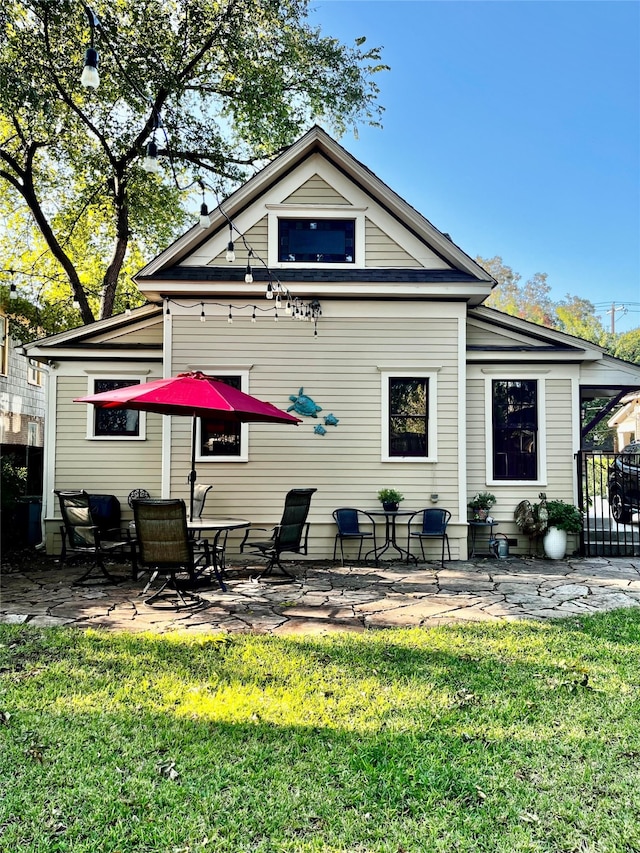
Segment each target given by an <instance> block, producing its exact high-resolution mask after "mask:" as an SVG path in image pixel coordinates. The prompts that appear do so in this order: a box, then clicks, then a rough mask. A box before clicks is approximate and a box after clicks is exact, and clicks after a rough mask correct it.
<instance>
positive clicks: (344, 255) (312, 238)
mask: <svg viewBox="0 0 640 853" xmlns="http://www.w3.org/2000/svg"><path fill="white" fill-rule="evenodd" d="M355 231H356V223H355V219H279V220H278V261H283V262H285V263H287V262H289V263H296V262H299V263H305V262H308V263H323V264H353V263H355Z"/></svg>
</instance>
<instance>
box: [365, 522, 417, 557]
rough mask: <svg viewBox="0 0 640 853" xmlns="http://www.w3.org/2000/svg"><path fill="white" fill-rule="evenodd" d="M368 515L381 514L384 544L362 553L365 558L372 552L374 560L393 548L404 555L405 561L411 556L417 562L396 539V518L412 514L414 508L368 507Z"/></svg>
mask: <svg viewBox="0 0 640 853" xmlns="http://www.w3.org/2000/svg"><path fill="white" fill-rule="evenodd" d="M366 511H367V512H368V513H369V515H373V516H382V517H383V518H384V523H385V528H384V544H383V545H381V546H380V547H379V548H372V549H371V551H367V553H366V554H365V555H364V558H365V560H366V559H367V557H368V556H369V554H374V556H375V558H376V560H379V559H380V557H381V556H382V555H383V554H384V553H385V552H386V551H388V550H389V549H390V548H393V549H395V550H396V551H397V552H398V553H399V554H400V556H404V557H405V558H406V559H407V561H408V560H409V558H411V559H412V560H413V561H414V562H416V563H417V562H418V561H417V559H416V558H415V557H414V556H413V554H412V553H411V552H410V551H407V550H406V548H401V547H400V545H398V542H397V539H396V520H397V519H398V518H400V517H402V516H404V517H408V516H410V515H413V514H414V512H415V510H413V509H396V510H387V509H368V510H366Z"/></svg>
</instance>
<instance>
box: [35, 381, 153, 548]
mask: <svg viewBox="0 0 640 853" xmlns="http://www.w3.org/2000/svg"><path fill="white" fill-rule="evenodd" d="M57 388H58V395H57V412H56V420H57V425H58V428H57V435H56V453H55V460H54V482H55V488H56V489H84V490H85V491H87V492H91V493H95V494H111V495H115V496H116V497H117V498H118V500H119V501H120V505H121V510H122V515H123V518H125V519H127V518H131V510H130V509H129V506H128V504H127V496H128V495H129V492H130V491H131V490H132V489H147V491H149V492H150V494H151V495H153V496H154V497H160V493H161V474H162V470H161V428H162V417H161V416H160V415H151V414H149V415H147V417H146V440H145V441H121V440H114V441H93V440H90V439H87V437H86V435H87V406H84V405H82V404H80V403H74V402H73V399H74V398H75V397H81V396H83V395H85V394H86V393H87V377H86V376H84V375H83V376H60V377H58V381H57ZM56 504H57V501H55V502H54V503H53V506H54V513H55V516H56V517H57V518H59V509H58V507H57V505H56ZM59 526H60V522H59V521H53V520H51V519H48V521H47V543H48V544H47V549H48V550H49V549H50V548H51V547H52V543H53V542H54V537H55V544H53V549H54V552H55V553H58V552H59V539H58V528H59Z"/></svg>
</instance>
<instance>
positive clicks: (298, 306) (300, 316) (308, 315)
mask: <svg viewBox="0 0 640 853" xmlns="http://www.w3.org/2000/svg"><path fill="white" fill-rule="evenodd" d="M170 303H172V304H173V305H177V306H179V307H180V308H185V309H190V308H196V307H197V306H198V305H199V306H200V322H201V323H204V322H206V318H207V315H206V311H205V306H206V305H210V306H217V307H219V308H226V309H228V313H227V323H229V324H232V323H233V320H234V317H233V315H234V312H235V313H239V312H243V311H250V312H251V314H250V319H251V323H257V321H258V313H259V312H262V313H263V314H270V313H272V312H273V320H274V323H277V322H278V321H279V319H280V315H279V313H278V306H277V305H276V304H275V303H274V304H273V305H270V306H269V307H268V308H267V307H265V308H261V307H260V306H259V305H254V304H245V305H233V304H231V305H229V304H227V303H222V302H213V301H209V300H207V301H206V302H204V301H203V302H199V303H198V302H193V303H192V302H178V301H177V300H175V299H169V298H168V297H167V298H165V300H164V304H165V319H168V317H169V315H170V314H171V309H170V307H169V304H170ZM321 314H322V311H321V309H320V303H319V302H318V300H317V299H313V300H312V301H311V302H309V303H308V304H307V303H302V302H300V300H298V299H296V300H295V309H294V311H293V312H292V315H291V318H292V319H294V320H307V321H310V320H312V321H313V322H314V327H315V328H317V321H318V317H319V316H320V315H321ZM209 316H211V315H209ZM314 334H317V331H314Z"/></svg>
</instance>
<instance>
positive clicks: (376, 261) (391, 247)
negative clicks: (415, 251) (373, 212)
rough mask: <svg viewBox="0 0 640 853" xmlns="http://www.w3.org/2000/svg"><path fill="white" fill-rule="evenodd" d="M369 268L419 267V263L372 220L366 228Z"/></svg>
mask: <svg viewBox="0 0 640 853" xmlns="http://www.w3.org/2000/svg"><path fill="white" fill-rule="evenodd" d="M365 240H366V258H365V266H367V267H391V268H394V267H419V266H420V264H419V263H418V261H417V260H416V259H415V258H414V257H412V256H411V255H410V254H409V253H408V252H406V251H405V250H404V249H403V248H402V246H400V245H398V243H396V241H395V240H393V239H392V238H391V237H389V235H388V234H385V233H384V231H382V229H380V228H378V226H377V225H374V223H373V222H372V221H371V220H370V219H367V220H366V228H365Z"/></svg>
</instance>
